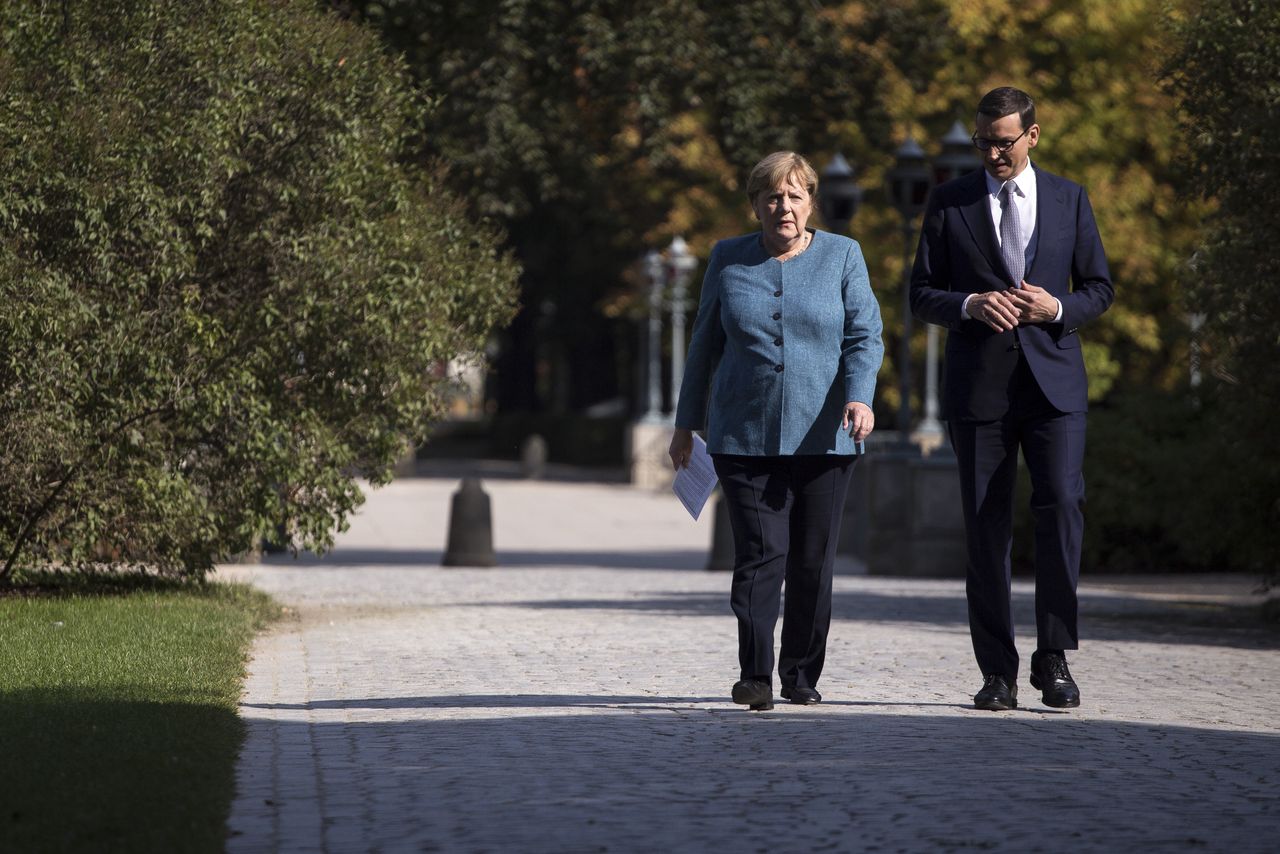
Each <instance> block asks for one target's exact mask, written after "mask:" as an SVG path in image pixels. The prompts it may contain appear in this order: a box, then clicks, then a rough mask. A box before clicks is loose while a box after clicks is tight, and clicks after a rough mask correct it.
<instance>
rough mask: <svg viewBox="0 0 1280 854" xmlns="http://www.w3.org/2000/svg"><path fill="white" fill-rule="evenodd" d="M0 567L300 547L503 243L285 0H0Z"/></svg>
mask: <svg viewBox="0 0 1280 854" xmlns="http://www.w3.org/2000/svg"><path fill="white" fill-rule="evenodd" d="M0 38H2V39H3V42H2V44H0V101H2V104H3V110H4V115H5V121H4V122H3V124H0V306H3V308H2V309H0V436H3V442H4V453H3V455H0V549H3V556H2V559H3V566H2V567H0V577H2V576H4V575H6V574H8V573H9V572H10V571H12V570H13V569H14V568H15V567H19V568H20V567H22V566H31V565H35V564H40V563H46V562H55V561H56V562H66V563H84V562H89V561H94V560H103V559H106V560H111V561H121V562H135V563H146V564H149V565H152V566H155V567H157V568H160V569H162V570H170V571H185V572H190V573H195V574H199V573H200V572H202V571H204V570H206V569H207V568H209V567H210V566H211V565H212V564H213V562H214V561H216V560H217V559H219V558H221V557H225V556H227V555H229V554H233V553H236V552H239V551H242V550H244V549H245V548H247V547H249V546H250V545H251V544H252V543H253V542H255V541H256V539H257V538H258V537H259V536H260V535H261V534H262V533H264V532H266V531H268V530H274V529H275V527H276V526H277V525H278V524H281V523H286V524H287V526H288V530H289V533H290V535H291V536H292V537H293V538H294V540H295V542H296V543H297V544H299V545H303V546H306V547H311V548H322V547H324V546H325V545H327V544H329V543H330V542H331V538H332V534H333V531H334V530H335V528H337V527H340V526H342V525H343V523H344V519H345V518H346V516H347V515H348V514H349V513H350V512H351V511H352V509H353V508H354V507H356V506H357V505H358V504H359V502H360V493H359V490H358V488H357V486H356V484H355V478H357V477H365V478H369V479H370V480H372V481H373V482H375V483H381V482H385V481H386V480H388V479H389V477H390V472H391V468H392V465H393V463H394V461H395V459H396V458H397V457H398V456H399V455H400V454H401V453H402V452H403V451H404V449H405V448H406V446H407V443H408V442H412V441H415V440H416V439H417V438H419V437H420V436H421V435H422V433H423V432H424V430H425V427H426V425H427V423H428V421H429V420H430V419H431V418H432V416H433V414H435V413H437V412H438V411H439V405H440V402H441V392H442V382H443V380H441V379H439V378H438V376H436V375H434V374H433V372H432V371H431V370H430V368H431V366H432V365H435V364H438V363H440V362H442V361H443V360H446V359H449V358H451V357H453V356H455V355H457V354H459V353H465V352H475V351H478V350H479V349H480V348H481V346H482V344H483V342H484V340H485V338H486V337H487V335H488V334H489V333H490V331H491V330H492V328H493V327H494V326H495V324H500V323H503V322H505V321H506V320H508V319H509V317H510V315H511V313H512V303H513V293H514V283H515V279H516V276H517V270H516V268H515V265H514V263H513V262H512V261H511V260H510V259H509V258H508V257H506V256H505V255H502V254H499V253H498V252H497V251H496V250H495V248H494V247H495V245H496V244H497V242H498V240H499V236H498V235H496V234H494V233H493V232H491V231H490V230H489V229H488V228H487V227H485V226H483V225H481V224H477V223H475V222H472V221H470V220H468V219H467V217H466V215H465V213H464V211H463V209H462V207H461V206H460V205H459V204H458V203H457V202H456V201H455V200H454V198H453V197H451V196H450V195H448V194H447V193H446V192H445V191H443V190H442V189H441V188H440V186H439V183H440V182H439V181H438V176H436V175H434V174H433V173H431V172H429V171H424V170H422V169H420V168H416V167H414V166H412V165H410V164H407V163H405V162H404V161H403V160H402V157H401V155H402V152H403V151H404V150H406V145H407V143H408V141H409V140H410V138H411V137H412V136H413V135H414V134H415V133H416V132H418V125H417V120H418V118H419V117H420V116H421V115H422V112H423V110H424V109H427V108H428V107H429V106H430V103H429V101H427V100H426V99H425V98H424V96H423V94H422V93H421V92H420V91H418V90H416V89H415V88H414V85H413V84H412V83H411V81H410V79H409V77H408V75H407V74H406V72H405V69H404V67H403V65H402V63H400V62H399V61H397V60H393V59H390V58H388V57H386V56H385V55H384V54H383V53H382V52H381V51H380V49H379V46H378V43H377V41H376V40H375V39H374V38H373V37H371V36H370V35H369V34H367V33H366V32H364V31H362V30H360V29H359V28H357V27H355V26H352V25H350V24H348V23H345V22H343V21H341V20H338V19H337V18H336V17H334V16H331V15H327V14H325V13H322V12H317V11H316V10H315V7H314V5H313V4H311V3H308V2H296V3H288V2H263V1H262V0H117V2H113V3H110V4H102V5H98V4H90V3H61V4H52V3H38V4H37V3H13V4H4V6H3V7H0Z"/></svg>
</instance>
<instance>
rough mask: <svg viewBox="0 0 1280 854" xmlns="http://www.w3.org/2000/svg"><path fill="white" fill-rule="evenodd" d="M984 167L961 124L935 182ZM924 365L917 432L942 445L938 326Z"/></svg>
mask: <svg viewBox="0 0 1280 854" xmlns="http://www.w3.org/2000/svg"><path fill="white" fill-rule="evenodd" d="M981 167H982V160H981V158H979V157H978V155H977V154H976V153H975V152H974V149H973V141H972V140H971V139H970V138H969V133H968V132H967V131H966V130H965V129H964V125H963V124H961V123H960V122H959V121H957V122H956V123H955V124H953V125H952V126H951V130H949V131H947V133H946V135H945V136H944V137H942V150H941V151H940V152H939V153H938V156H937V157H935V158H933V182H934V184H945V183H946V182H948V181H954V180H955V179H956V178H959V177H961V176H964V175H967V174H968V173H970V172H972V171H973V170H974V169H979V168H981ZM925 340H926V346H925V365H924V418H923V419H922V420H921V422H920V427H919V428H918V429H917V430H916V436H917V437H918V438H919V439H920V440H921V444H922V445H926V444H927V445H929V446H941V445H942V444H943V442H942V421H941V420H939V417H938V416H939V412H940V410H939V407H938V327H937V326H934V325H933V324H932V323H930V324H928V333H927V338H926V339H925Z"/></svg>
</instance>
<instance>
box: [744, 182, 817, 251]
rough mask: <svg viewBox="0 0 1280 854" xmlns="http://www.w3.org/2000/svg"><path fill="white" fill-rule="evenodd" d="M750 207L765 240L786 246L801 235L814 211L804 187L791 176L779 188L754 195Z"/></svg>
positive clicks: (811, 201) (811, 200)
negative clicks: (752, 204) (754, 213)
mask: <svg viewBox="0 0 1280 854" xmlns="http://www.w3.org/2000/svg"><path fill="white" fill-rule="evenodd" d="M753 208H754V210H755V212H756V219H758V220H760V229H761V231H763V232H764V236H765V239H766V240H769V241H771V242H773V243H775V244H777V243H782V244H786V243H790V242H792V241H794V240H798V239H800V238H801V237H803V236H804V226H805V223H806V222H808V221H809V214H810V213H812V212H813V199H811V198H809V191H808V190H806V189H805V188H804V185H803V184H800V183H799V182H797V181H796V179H795V178H794V177H791V178H788V179H787V180H786V182H785V183H783V185H782V186H780V187H774V188H773V189H772V190H766V191H765V192H763V193H761V194H760V195H758V196H756V202H755V205H754V206H753Z"/></svg>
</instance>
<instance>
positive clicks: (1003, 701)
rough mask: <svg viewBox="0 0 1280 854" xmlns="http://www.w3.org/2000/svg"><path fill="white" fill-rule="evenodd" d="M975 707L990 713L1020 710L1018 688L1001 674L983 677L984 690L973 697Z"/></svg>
mask: <svg viewBox="0 0 1280 854" xmlns="http://www.w3.org/2000/svg"><path fill="white" fill-rule="evenodd" d="M973 705H974V708H977V709H986V710H987V711H989V712H1007V711H1009V710H1010V709H1016V708H1018V686H1017V685H1016V684H1014V682H1013V680H1011V679H1006V678H1005V677H1003V676H1001V675H1000V674H999V673H990V674H988V675H986V676H984V677H982V690H981V691H979V692H978V693H976V694H974V695H973Z"/></svg>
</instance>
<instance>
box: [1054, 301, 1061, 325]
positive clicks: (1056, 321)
mask: <svg viewBox="0 0 1280 854" xmlns="http://www.w3.org/2000/svg"><path fill="white" fill-rule="evenodd" d="M1053 301H1054V302H1056V303H1057V304H1058V313H1057V314H1055V315H1054V316H1053V322H1054V323H1061V322H1062V300H1060V299H1058V298H1057V297H1054V298H1053Z"/></svg>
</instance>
